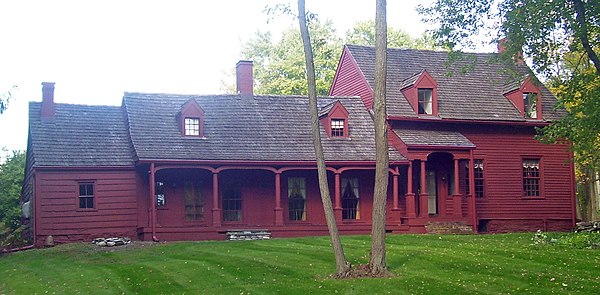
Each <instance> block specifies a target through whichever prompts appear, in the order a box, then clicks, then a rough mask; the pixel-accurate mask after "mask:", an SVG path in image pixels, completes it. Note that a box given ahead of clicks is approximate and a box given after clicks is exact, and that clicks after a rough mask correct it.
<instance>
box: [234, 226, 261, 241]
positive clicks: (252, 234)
mask: <svg viewBox="0 0 600 295" xmlns="http://www.w3.org/2000/svg"><path fill="white" fill-rule="evenodd" d="M226 234H227V240H228V241H254V240H269V239H271V232H269V231H268V230H266V229H233V230H227V232H226Z"/></svg>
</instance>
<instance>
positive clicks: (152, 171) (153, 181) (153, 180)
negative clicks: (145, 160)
mask: <svg viewBox="0 0 600 295" xmlns="http://www.w3.org/2000/svg"><path fill="white" fill-rule="evenodd" d="M155 173H156V171H155V169H154V163H150V179H149V181H150V227H151V228H152V240H153V241H155V242H158V238H157V237H156V177H155Z"/></svg>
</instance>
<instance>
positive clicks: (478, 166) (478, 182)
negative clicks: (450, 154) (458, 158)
mask: <svg viewBox="0 0 600 295" xmlns="http://www.w3.org/2000/svg"><path fill="white" fill-rule="evenodd" d="M465 167H466V170H467V173H466V174H465V175H466V176H467V177H466V178H467V179H466V185H467V195H468V194H470V193H471V186H470V182H469V178H470V177H469V175H470V173H469V170H470V169H469V162H468V161H467V163H466V164H465ZM483 169H484V168H483V160H475V162H474V163H473V171H474V177H473V178H474V180H475V197H477V198H483V196H484V191H485V190H484V187H485V186H484V177H483Z"/></svg>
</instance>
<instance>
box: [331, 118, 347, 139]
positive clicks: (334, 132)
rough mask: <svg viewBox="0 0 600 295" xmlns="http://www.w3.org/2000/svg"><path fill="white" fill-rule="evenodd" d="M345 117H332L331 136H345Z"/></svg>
mask: <svg viewBox="0 0 600 295" xmlns="http://www.w3.org/2000/svg"><path fill="white" fill-rule="evenodd" d="M344 123H345V122H344V119H331V136H332V137H343V136H344Z"/></svg>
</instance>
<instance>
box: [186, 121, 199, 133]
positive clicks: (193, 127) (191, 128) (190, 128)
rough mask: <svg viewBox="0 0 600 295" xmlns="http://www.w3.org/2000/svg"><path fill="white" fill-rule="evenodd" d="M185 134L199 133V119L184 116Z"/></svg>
mask: <svg viewBox="0 0 600 295" xmlns="http://www.w3.org/2000/svg"><path fill="white" fill-rule="evenodd" d="M185 135H190V136H198V135H200V119H199V118H185Z"/></svg>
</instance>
